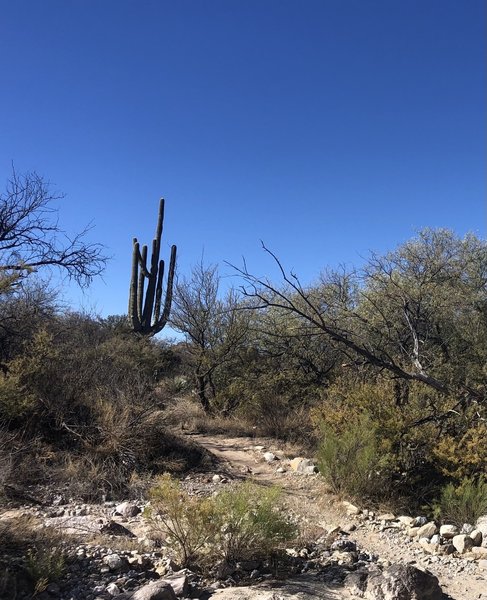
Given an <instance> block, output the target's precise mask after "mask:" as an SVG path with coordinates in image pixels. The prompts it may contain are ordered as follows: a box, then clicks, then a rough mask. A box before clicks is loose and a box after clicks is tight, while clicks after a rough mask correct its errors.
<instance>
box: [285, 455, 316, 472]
mask: <svg viewBox="0 0 487 600" xmlns="http://www.w3.org/2000/svg"><path fill="white" fill-rule="evenodd" d="M289 466H290V467H291V469H292V470H293V471H296V473H306V469H307V468H308V467H313V469H315V466H314V465H313V463H312V461H311V460H310V459H309V458H302V457H301V456H298V457H296V458H293V459H292V461H291V462H290V463H289ZM313 472H314V471H313Z"/></svg>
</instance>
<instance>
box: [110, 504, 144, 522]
mask: <svg viewBox="0 0 487 600" xmlns="http://www.w3.org/2000/svg"><path fill="white" fill-rule="evenodd" d="M139 513H140V508H139V507H138V506H137V504H134V503H133V502H122V504H119V505H118V506H116V507H115V514H117V515H121V516H122V517H124V518H125V519H130V517H135V516H136V515H138V514H139Z"/></svg>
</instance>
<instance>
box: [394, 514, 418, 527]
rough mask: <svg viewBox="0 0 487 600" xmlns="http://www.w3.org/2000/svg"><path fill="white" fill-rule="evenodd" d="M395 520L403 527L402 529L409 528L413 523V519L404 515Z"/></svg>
mask: <svg viewBox="0 0 487 600" xmlns="http://www.w3.org/2000/svg"><path fill="white" fill-rule="evenodd" d="M397 520H398V521H399V523H401V525H404V527H411V526H412V523H413V521H414V519H413V517H407V516H405V515H403V516H401V517H398V518H397Z"/></svg>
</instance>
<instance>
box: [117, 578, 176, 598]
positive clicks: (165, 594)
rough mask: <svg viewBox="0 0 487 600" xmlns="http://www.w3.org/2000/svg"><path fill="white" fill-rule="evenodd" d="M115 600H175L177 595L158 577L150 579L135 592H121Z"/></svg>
mask: <svg viewBox="0 0 487 600" xmlns="http://www.w3.org/2000/svg"><path fill="white" fill-rule="evenodd" d="M117 600H177V596H176V594H175V593H174V590H173V589H172V587H171V586H170V585H169V583H166V582H165V581H162V580H161V579H159V580H157V581H151V583H148V584H147V585H144V586H143V587H141V588H139V589H138V590H137V591H136V592H133V593H130V592H129V593H125V594H121V595H120V596H117Z"/></svg>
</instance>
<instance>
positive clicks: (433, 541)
mask: <svg viewBox="0 0 487 600" xmlns="http://www.w3.org/2000/svg"><path fill="white" fill-rule="evenodd" d="M439 543H440V535H439V534H438V533H435V535H433V536H432V537H431V539H430V544H439Z"/></svg>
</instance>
